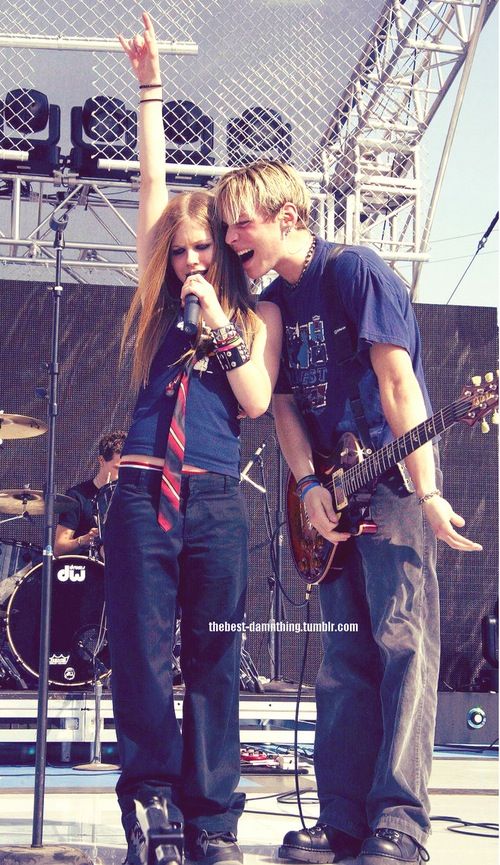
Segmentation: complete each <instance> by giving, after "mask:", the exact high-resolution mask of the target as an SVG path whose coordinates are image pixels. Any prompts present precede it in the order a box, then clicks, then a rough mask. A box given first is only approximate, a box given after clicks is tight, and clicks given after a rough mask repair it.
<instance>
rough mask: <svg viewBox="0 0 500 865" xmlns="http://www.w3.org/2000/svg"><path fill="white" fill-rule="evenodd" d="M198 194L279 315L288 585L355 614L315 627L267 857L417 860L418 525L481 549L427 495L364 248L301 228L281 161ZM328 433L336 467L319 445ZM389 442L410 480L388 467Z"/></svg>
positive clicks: (397, 330) (382, 269)
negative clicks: (295, 792) (298, 750)
mask: <svg viewBox="0 0 500 865" xmlns="http://www.w3.org/2000/svg"><path fill="white" fill-rule="evenodd" d="M216 198H217V206H218V211H219V215H220V217H221V218H222V220H223V221H224V223H225V225H226V243H227V244H229V246H230V247H231V248H232V249H234V250H235V251H236V252H237V253H238V255H239V256H240V260H241V262H242V265H243V268H244V270H245V272H246V274H247V276H248V277H249V278H250V279H257V278H259V277H261V276H263V275H264V274H265V273H267V272H268V271H270V270H274V271H276V272H277V274H278V278H277V279H276V280H275V281H274V282H273V283H272V284H271V285H270V286H269V287H268V288H267V289H266V291H265V293H264V295H263V297H265V299H266V300H267V301H270V302H271V303H274V304H276V305H277V306H278V307H279V309H280V311H281V316H282V321H283V348H282V363H281V372H280V376H279V380H278V384H277V386H276V389H275V393H274V398H273V410H274V417H275V421H276V427H277V431H278V436H279V440H280V445H281V448H282V450H283V453H284V456H285V458H286V460H287V462H288V465H289V467H290V469H291V473H292V474H293V477H294V482H293V495H292V497H290V496H289V500H290V498H293V499H294V500H295V501H296V502H297V506H296V507H295V515H294V517H293V519H292V521H291V526H290V528H291V531H292V546H294V542H293V532H294V530H295V531H296V532H298V533H299V534H301V535H302V537H301V539H300V540H299V542H298V547H299V549H298V551H297V550H296V549H294V555H295V560H296V563H297V566H298V568H299V570H301V571H302V572H303V576H304V579H305V581H306V583H309V584H313V583H316V582H319V583H320V588H319V591H320V600H321V608H322V615H323V619H324V621H329V622H337V623H338V622H357V623H358V624H359V629H358V631H357V633H352V632H351V633H345V632H341V631H339V632H335V631H328V632H325V633H324V657H323V661H322V664H321V668H320V670H319V674H318V679H317V685H316V688H317V690H316V695H317V726H316V742H315V770H316V778H317V784H318V792H319V801H320V815H319V820H318V823H317V824H316V825H315V826H314V827H312V828H310V829H306V828H302V829H300V830H297V831H290V832H288V833H287V834H286V836H285V839H284V841H283V844H282V846H281V847H280V849H279V856H280V857H282V858H287V859H292V860H295V861H299V862H312V863H314V862H318V863H321V862H339V861H343V860H344V859H345V858H346V857H348V858H349V857H351V858H352V857H357V858H356V862H357V863H358V865H403V863H411V865H420V863H422V862H426V861H427V860H428V853H427V851H426V850H425V847H424V844H425V841H426V838H427V835H428V833H429V828H430V823H429V800H428V794H427V783H428V779H429V774H430V768H431V761H432V750H433V736H434V724H435V712H436V702H437V682H438V670H439V605H438V584H437V579H436V570H435V553H436V538H439V539H441V540H443V541H445V543H447V544H449V545H450V546H451V547H454V548H455V549H457V550H460V551H480V550H481V547H480V545H479V544H477V543H475V542H473V541H472V540H469V539H467V538H466V537H464V536H463V535H462V534H460V533H459V532H458V531H457V529H459V528H462V527H463V525H464V520H463V519H462V517H461V516H459V515H458V514H456V513H455V512H454V510H453V508H452V506H451V505H450V504H449V503H448V502H447V501H446V499H445V498H443V496H442V481H441V474H440V471H439V468H438V460H437V449H436V447H435V442H433V440H434V439H435V438H436V437H437V434H438V433H439V432H441V431H442V430H443V429H445V427H446V424H445V425H441V426H440V427H439V425H438V424H437V423H436V424H434V425H432V423H431V422H429V421H427V418H428V417H429V415H430V414H431V407H430V403H429V398H428V395H427V390H426V386H425V381H424V376H423V372H422V363H421V349H420V337H419V334H418V328H417V324H416V321H415V318H414V315H413V311H412V308H411V303H410V300H409V296H408V292H407V290H406V288H405V287H404V286H403V284H402V283H401V282H400V280H399V279H398V278H397V276H396V275H395V274H394V272H393V271H392V270H391V269H390V268H389V267H388V266H387V265H386V264H385V263H384V262H383V261H382V260H381V259H380V258H379V257H378V256H377V255H376V253H374V252H373V251H372V250H369V249H367V248H365V247H344V248H341V247H336V246H335V245H332V244H328V243H326V242H325V241H323V240H321V239H320V238H317V237H315V236H314V235H312V234H311V232H310V231H309V228H308V219H309V199H308V194H307V190H306V188H305V186H304V184H303V182H302V180H301V178H300V177H299V175H298V174H297V173H296V172H295V171H294V170H293V169H291V168H289V167H288V166H285V165H281V164H279V163H269V162H259V163H255V164H253V165H250V166H246V167H244V168H240V169H235V170H233V171H231V172H229V174H227V175H225V176H224V177H223V178H222V180H221V181H220V183H219V184H218V187H217V189H216ZM491 387H492V388H493V390H494V391H495V393H494V394H492V397H491V398H492V401H493V400H494V399H496V398H497V397H496V384H492V385H491ZM488 398H489V397H488ZM467 399H468V397H467ZM482 400H483V402H481V401H482ZM481 406H482V409H481ZM467 409H468V404H467ZM483 409H484V398H483V396H482V395H480V396H479V404H478V411H479V410H483ZM448 425H449V424H448ZM412 428H416V430H417V431H416V432H415V430H414V429H412ZM408 431H411V432H410V433H408ZM346 434H347V435H346ZM339 441H340V443H341V447H340V450H339V453H338V459H339V463H338V464H337V465H336V464H335V462H332V460H331V458H330V459H329V455H330V454H331V453H332V450H333V449H334V448H335V446H336V445H337V444H338V443H339ZM395 441H396V442H397V452H396V453H394V452H392V451H391V447H393V443H394V442H395ZM388 449H389V450H388ZM370 452H371V453H372V458H371V463H367V465H368V466H369V467H370V473H369V478H368V480H369V483H368V484H366V483H364V482H363V483H361V484H359V483H358V485H357V486H356V483H352V484H351V479H350V476H349V471H351V473H353V474H354V475H355V476H356V477H357V475H358V473H359V467H358V465H357V464H359V463H361V465H362V459H363V457H366V456H367V455H368V454H370ZM317 453H320V454H323V456H324V457H325V459H324V461H323V467H322V468H319V467H318V460H317V457H316V454H317ZM405 457H406V459H405V466H403V465H402V466H401V468H402V469H405V472H406V474H409V476H410V481H411V482H412V484H413V490H414V491H413V492H411V491H410V490H409V489H408V483H405V481H404V479H403V475H402V473H401V472H400V471H399V468H398V465H397V463H398V462H401V463H402V460H403V458H405ZM339 466H340V467H339ZM344 477H345V478H346V479H347V477H349V483H347V481H346V482H344ZM358 480H359V478H358ZM289 504H290V501H289ZM292 509H293V505H292ZM339 514H343V517H342V520H341V522H340V525H339ZM289 518H290V514H289ZM356 533H358V534H356ZM325 551H326V552H325ZM333 553H334V555H333Z"/></svg>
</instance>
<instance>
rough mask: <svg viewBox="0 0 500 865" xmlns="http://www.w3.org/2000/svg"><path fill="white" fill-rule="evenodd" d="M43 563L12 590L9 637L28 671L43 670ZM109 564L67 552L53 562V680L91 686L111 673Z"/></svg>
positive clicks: (16, 653)
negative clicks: (107, 606)
mask: <svg viewBox="0 0 500 865" xmlns="http://www.w3.org/2000/svg"><path fill="white" fill-rule="evenodd" d="M42 569H43V564H40V565H37V566H36V567H34V568H32V569H31V570H30V571H29V573H27V574H26V576H25V577H23V579H22V580H21V582H20V583H19V585H18V586H17V588H16V590H15V591H14V593H13V594H12V596H11V598H10V601H9V605H8V608H7V637H8V640H9V643H10V645H11V648H12V651H13V652H14V654H15V656H16V658H17V659H18V660H19V661H20V662H21V664H22V665H23V666H24V667H25V669H26V670H29V672H31V673H33V674H34V675H35V676H38V674H39V651H40V645H39V644H40V611H41V594H42ZM104 612H105V611H104V565H103V564H101V562H95V561H92V560H91V559H88V558H86V557H85V556H61V557H60V558H58V559H54V561H53V565H52V615H51V628H50V652H49V683H50V684H52V685H64V686H78V685H86V684H90V683H92V682H94V681H95V679H100V678H103V677H104V676H107V675H108V674H109V672H110V662H109V650H108V645H107V640H106V628H105V616H104Z"/></svg>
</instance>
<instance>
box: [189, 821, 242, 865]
mask: <svg viewBox="0 0 500 865" xmlns="http://www.w3.org/2000/svg"><path fill="white" fill-rule="evenodd" d="M190 835H191V833H190V832H189V830H188V831H187V833H186V859H189V860H190V861H191V862H196V863H197V865H219V863H224V865H241V863H242V862H243V853H242V852H241V850H240V848H239V847H238V844H237V843H236V835H233V833H232V832H207V831H206V829H202V830H201V831H200V830H198V834H196V835H194V836H191V837H190Z"/></svg>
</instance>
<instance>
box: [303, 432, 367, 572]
mask: <svg viewBox="0 0 500 865" xmlns="http://www.w3.org/2000/svg"><path fill="white" fill-rule="evenodd" d="M362 461H363V450H362V447H361V445H360V443H359V442H358V440H357V438H356V437H355V436H354V435H352V433H344V435H343V436H342V437H341V439H340V441H339V443H338V445H337V447H336V448H335V451H334V452H333V454H332V457H331V459H330V458H325V457H321V456H319V455H315V458H314V468H315V472H316V474H317V476H318V478H319V480H320V481H321V483H322V484H323V486H327V487H329V488H331V487H332V484H333V491H332V498H333V502H334V506H335V510H336V511H337V513H339V514H340V521H339V531H343V532H350V533H351V534H353V535H360V534H364V533H373V532H375V531H376V530H377V527H376V526H375V524H374V523H373V522H372V521H371V520H370V518H369V512H368V506H369V501H370V497H371V493H372V491H373V488H371V489H368V488H367V489H365V490H360V491H358V492H357V493H356V495H355V496H353V497H352V498H351V499H349V500H348V499H347V497H346V496H345V494H344V492H343V486H342V477H343V474H344V471H346V470H347V469H352V468H353V467H355V466H357V465H360V464H361V463H362ZM295 484H296V482H295V478H294V477H293V475H292V473H291V472H289V473H288V478H287V485H286V509H287V524H288V534H289V540H290V548H291V551H292V558H293V562H294V565H295V567H296V568H297V572H298V574H299V576H300V577H301V578H302V579H303V580H304V581H305V582H306V583H308V584H309V585H315V584H317V583H320V582H321V581H322V580H323V579H324V578H325V577H326V575H327V573H328V572H329V571H330V569H331V568H332V567H333V569H334V570H335V565H334V564H333V560H334V556H335V552H336V550H337V547H338V544H336V543H332V542H331V541H327V540H326V538H324V537H323V536H322V535H320V534H319V532H317V531H316V529H315V528H314V526H312V525H311V523H310V522H309V518H308V516H307V511H306V509H305V507H304V505H303V503H302V502H301V501H300V499H299V497H298V496H297V495H296V493H295Z"/></svg>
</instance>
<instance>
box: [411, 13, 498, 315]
mask: <svg viewBox="0 0 500 865" xmlns="http://www.w3.org/2000/svg"><path fill="white" fill-rule="evenodd" d="M498 37H499V15H498V7H497V8H496V9H495V11H494V12H493V13H492V15H491V16H490V19H489V21H488V22H487V24H486V25H485V27H484V29H483V31H482V33H481V35H480V38H479V44H478V47H477V52H476V56H475V58H474V63H473V65H472V70H471V74H470V78H469V83H468V86H467V91H466V94H465V98H464V102H463V105H462V110H461V114H460V118H459V123H458V127H457V131H456V134H455V139H454V143H453V146H452V150H451V154H450V159H449V163H448V167H447V171H446V175H445V180H444V183H443V187H442V189H441V195H440V198H439V203H438V207H437V211H436V215H435V218H434V223H433V228H432V233H431V239H430V241H431V242H430V261H429V262H428V263H427V264H425V265H424V267H423V269H422V273H421V277H420V282H419V288H418V293H417V298H416V299H417V300H418V301H421V302H422V303H438V304H441V303H442V304H446V303H447V302H448V301H449V298H450V295H451V294H452V292H453V290H454V289H455V288H456V286H457V283H458V281H459V279H460V277H461V276H462V274H463V272H464V271H465V269H466V267H467V265H468V264H469V262H470V261H471V259H472V257H473V255H474V253H475V251H476V249H477V245H478V242H479V240H480V239H481V237H482V235H483V233H484V232H485V231H486V229H487V228H488V226H489V224H490V222H491V220H492V219H493V217H494V216H495V214H496V212H497V210H498V198H499V196H498V192H499V177H498V155H499V141H498ZM459 79H460V75H459V78H458V80H457V81H455V83H454V85H453V87H452V88H451V89H450V92H449V93H448V94H447V97H446V99H445V101H444V102H443V104H442V106H441V107H440V109H439V111H438V113H437V115H436V116H435V118H434V119H433V121H432V123H431V125H430V127H429V130H428V132H427V133H426V135H425V137H424V139H423V145H422V148H423V153H422V161H423V162H424V167H425V173H426V174H427V178H426V183H427V184H428V185H429V191H430V190H432V186H433V183H434V177H435V174H436V171H437V167H438V164H439V160H440V158H441V154H442V151H443V145H444V141H445V136H446V133H447V129H448V123H449V119H450V115H451V112H452V109H453V104H454V102H455V95H456V91H457V88H458V84H459ZM498 234H499V230H498V224H497V227H496V229H495V230H494V231H493V232H492V233H491V235H490V237H489V240H488V242H487V244H486V246H485V247H484V249H483V250H482V251H481V252H479V254H478V256H477V257H476V259H475V261H474V262H473V263H472V265H471V267H470V269H469V271H468V273H467V275H466V276H465V278H464V279H463V281H462V283H461V284H460V286H459V287H458V289H457V291H456V292H455V294H454V295H453V297H452V299H451V301H450V303H452V304H457V305H472V306H497V305H498V283H499V278H498V277H499V269H498Z"/></svg>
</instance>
